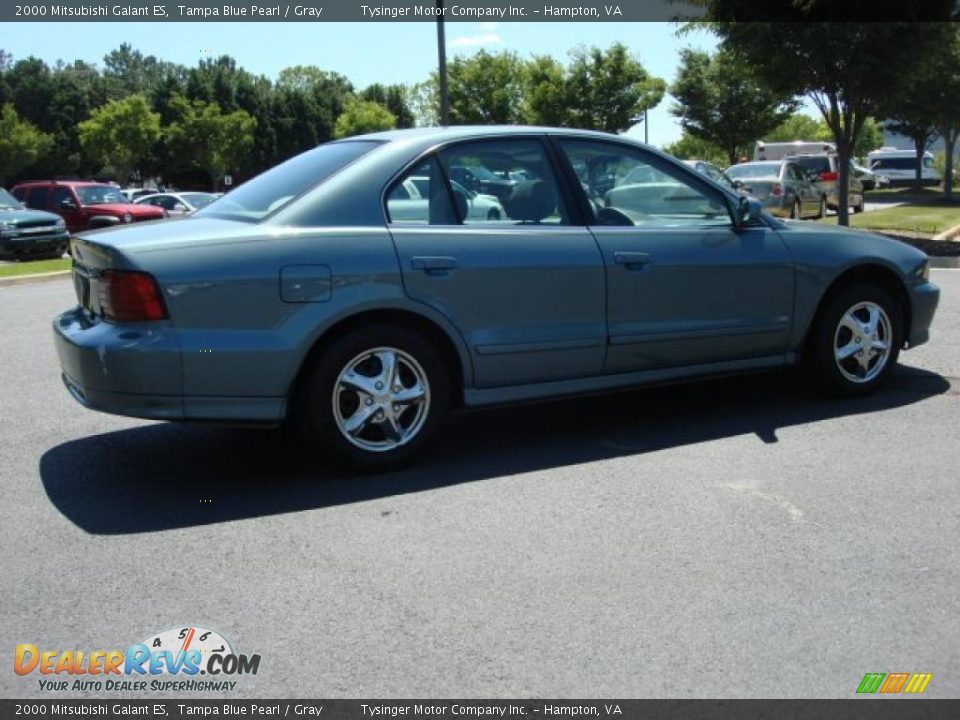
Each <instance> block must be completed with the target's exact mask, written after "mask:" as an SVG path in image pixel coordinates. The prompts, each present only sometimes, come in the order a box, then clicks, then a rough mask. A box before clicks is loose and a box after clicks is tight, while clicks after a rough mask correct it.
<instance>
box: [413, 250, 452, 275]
mask: <svg viewBox="0 0 960 720" xmlns="http://www.w3.org/2000/svg"><path fill="white" fill-rule="evenodd" d="M410 267H412V268H413V269H414V270H423V271H424V272H425V273H427V274H428V275H442V274H444V273H446V272H448V271H450V270H456V269H457V259H456V258H452V257H440V256H427V255H415V256H414V257H412V258H411V259H410Z"/></svg>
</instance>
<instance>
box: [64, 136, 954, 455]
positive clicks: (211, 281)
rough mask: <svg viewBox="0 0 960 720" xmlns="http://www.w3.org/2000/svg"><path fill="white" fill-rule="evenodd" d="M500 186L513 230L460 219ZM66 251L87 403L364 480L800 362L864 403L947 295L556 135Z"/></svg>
mask: <svg viewBox="0 0 960 720" xmlns="http://www.w3.org/2000/svg"><path fill="white" fill-rule="evenodd" d="M463 167H469V168H473V169H475V171H474V172H473V173H472V174H471V178H472V179H471V180H469V181H467V184H468V185H470V186H469V187H465V186H464V184H463V183H461V182H453V181H451V172H452V171H453V170H454V169H456V168H463ZM483 177H486V178H487V181H484V180H483V179H482V178H483ZM490 178H494V179H496V184H497V187H496V188H495V189H496V196H497V199H498V201H499V202H500V205H502V209H503V212H500V211H499V209H498V212H497V213H496V216H493V215H489V214H487V213H476V212H470V208H471V207H473V204H474V203H475V202H478V200H477V198H478V196H483V198H486V197H488V196H489V192H491V188H490V187H486V186H485V185H484V182H487V183H490V182H493V180H490ZM71 250H72V254H73V258H74V269H73V274H74V282H75V285H76V292H77V298H78V300H79V304H78V306H77V307H75V308H73V309H72V310H69V311H67V312H66V313H64V314H63V315H61V316H60V317H58V318H57V319H56V321H55V322H54V329H55V335H56V345H57V349H58V351H59V355H60V363H61V366H62V369H63V379H64V382H65V383H66V385H67V387H68V388H69V390H70V392H71V393H72V394H73V396H74V397H75V398H76V399H77V400H78V401H79V402H81V403H82V404H84V405H86V406H87V407H90V408H94V409H97V410H103V411H105V412H111V413H118V414H122V415H132V416H137V417H144V418H157V419H163V420H201V421H211V422H224V421H242V422H246V423H250V422H253V423H264V424H268V425H269V424H278V423H281V422H283V421H285V420H287V419H295V420H296V421H298V422H300V423H302V424H303V427H304V428H305V429H306V431H307V432H308V433H309V434H311V435H312V436H314V437H316V438H318V439H320V440H322V442H323V444H324V445H325V446H326V447H328V448H329V449H330V451H331V452H332V453H334V454H335V455H337V456H339V457H340V458H342V459H346V460H349V461H351V462H353V463H355V464H358V465H362V466H366V467H389V466H393V465H395V464H397V463H399V462H401V461H404V460H407V459H409V458H410V457H411V456H412V455H413V454H414V453H416V452H417V451H418V450H421V449H422V448H423V447H425V446H426V445H427V443H428V441H429V440H430V438H431V437H432V436H433V435H434V434H435V433H436V431H437V429H438V428H439V427H440V425H441V421H442V419H443V417H444V414H445V413H447V412H448V411H449V410H450V409H451V408H453V407H455V406H458V405H468V406H477V405H485V404H491V403H505V402H512V401H518V400H531V399H536V398H548V397H554V396H559V395H568V394H576V393H584V392H595V391H604V390H612V389H615V388H621V387H628V386H635V385H641V384H645V383H653V382H657V383H661V382H665V381H674V380H680V379H684V378H693V377H701V376H706V375H717V374H723V373H733V372H743V371H749V370H761V369H769V368H775V367H782V366H787V365H792V364H796V363H804V364H806V365H807V366H809V368H810V369H811V370H812V371H813V372H812V376H813V377H814V378H816V380H817V381H818V382H819V383H821V384H822V385H823V386H825V387H826V388H828V389H829V390H831V391H833V392H834V393H837V394H841V395H860V394H863V393H867V392H870V391H872V390H874V389H876V388H877V387H878V386H879V385H880V384H881V383H883V381H884V379H885V378H886V377H887V376H888V375H889V373H890V372H891V370H892V369H893V367H894V365H895V363H896V361H897V357H898V354H899V351H900V350H901V348H904V347H912V346H914V345H918V344H920V343H923V342H925V341H926V340H927V338H928V336H929V328H930V323H931V320H932V319H933V315H934V311H935V309H936V306H937V301H938V298H939V290H938V288H937V287H936V286H935V285H933V284H931V283H930V282H929V264H928V260H927V257H926V256H925V255H924V254H923V253H921V252H919V251H917V250H915V249H914V248H912V247H909V246H907V245H904V244H901V243H899V242H895V241H893V240H890V239H888V238H884V237H880V236H877V235H871V234H868V233H864V232H858V231H854V230H848V229H844V228H839V227H826V226H824V225H821V224H815V223H803V222H782V221H779V220H776V219H774V218H772V217H770V216H768V215H766V214H764V213H763V212H762V211H761V209H760V207H759V205H758V204H757V203H756V202H754V201H751V200H748V199H746V198H742V197H739V196H738V195H736V194H735V193H733V192H731V191H729V190H728V189H727V188H724V187H721V186H719V185H716V184H714V183H713V182H712V181H711V180H709V179H708V178H706V177H704V176H703V175H700V174H698V173H696V172H694V171H693V170H691V169H689V168H688V167H686V166H685V165H684V164H683V163H681V162H678V161H677V160H674V159H673V158H671V157H668V156H666V155H664V154H663V153H661V152H658V151H656V150H654V149H651V148H649V147H647V146H645V145H642V144H638V143H635V142H631V141H629V140H626V139H624V138H619V137H614V136H610V135H606V134H602V133H594V132H581V131H573V130H561V129H549V128H529V127H482V128H475V127H458V128H432V129H418V130H407V131H394V132H386V133H378V134H373V135H365V136H360V137H356V138H352V139H348V140H341V141H337V142H332V143H329V144H326V145H322V146H320V147H318V148H315V149H313V150H311V151H309V152H306V153H304V154H302V155H299V156H297V157H295V158H293V159H291V160H289V161H288V162H285V163H283V164H282V165H279V166H278V167H276V168H273V169H272V170H270V171H268V172H266V173H264V174H262V175H260V176H259V177H257V178H255V179H253V180H250V181H249V182H247V183H246V184H244V185H242V186H241V187H239V188H237V189H236V190H234V191H233V192H231V193H229V194H228V195H226V196H225V197H223V198H222V199H220V200H218V201H217V202H215V203H213V204H212V205H210V206H208V207H206V208H205V209H203V210H200V211H199V212H197V213H196V214H195V215H193V216H192V217H190V218H189V219H186V220H182V221H177V222H170V223H156V224H153V223H151V224H145V225H143V226H131V227H123V228H117V229H109V230H103V231H99V232H90V233H85V234H81V235H80V236H79V237H77V238H75V239H74V240H73V242H72V246H71Z"/></svg>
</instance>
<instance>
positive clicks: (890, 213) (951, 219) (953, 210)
mask: <svg viewBox="0 0 960 720" xmlns="http://www.w3.org/2000/svg"><path fill="white" fill-rule="evenodd" d="M820 222H825V223H833V224H836V222H837V218H836V215H832V216H830V217H826V218H823V219H822V220H820ZM954 225H960V204H944V203H943V202H942V201H941V202H936V201H933V200H927V201H926V202H924V203H922V204H919V203H918V204H914V203H911V204H909V205H898V206H897V207H892V208H885V209H881V210H873V211H871V212H867V213H860V214H859V215H854V214H853V213H851V214H850V226H851V227H856V228H864V229H869V230H902V231H906V232H914V233H923V234H925V235H936V234H937V233H939V232H943V231H944V230H947V229H948V228H951V227H953V226H954Z"/></svg>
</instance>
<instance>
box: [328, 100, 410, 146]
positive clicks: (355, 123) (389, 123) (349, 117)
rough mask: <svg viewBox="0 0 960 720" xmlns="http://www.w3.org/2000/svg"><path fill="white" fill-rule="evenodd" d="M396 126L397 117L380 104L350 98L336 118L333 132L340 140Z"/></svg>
mask: <svg viewBox="0 0 960 720" xmlns="http://www.w3.org/2000/svg"><path fill="white" fill-rule="evenodd" d="M396 125H397V116H396V115H394V114H393V113H392V112H390V111H389V110H387V108H385V107H384V106H383V105H381V104H380V103H376V102H372V101H370V100H361V99H360V98H352V99H350V100H348V101H347V106H346V107H345V108H344V109H343V112H342V113H341V114H340V117H338V118H337V125H336V127H335V128H334V131H333V132H334V135H335V136H336V137H338V138H342V137H350V136H351V135H361V134H363V133H369V132H376V131H377V130H389V129H390V128H393V127H396Z"/></svg>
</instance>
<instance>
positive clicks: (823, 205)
mask: <svg viewBox="0 0 960 720" xmlns="http://www.w3.org/2000/svg"><path fill="white" fill-rule="evenodd" d="M826 216H827V198H825V197H824V196H823V195H821V196H820V209H819V210H818V211H817V220H820V219H821V218H825V217H826Z"/></svg>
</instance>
